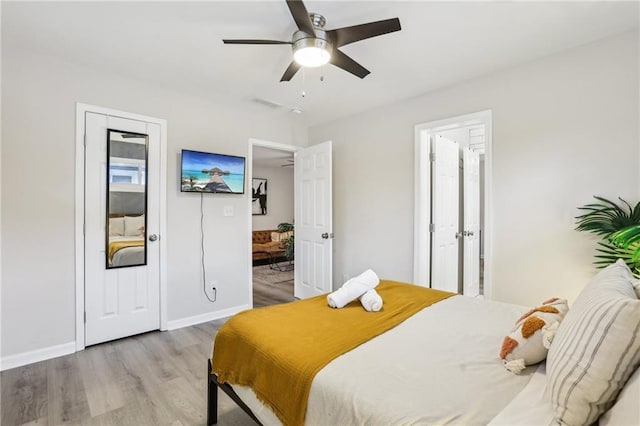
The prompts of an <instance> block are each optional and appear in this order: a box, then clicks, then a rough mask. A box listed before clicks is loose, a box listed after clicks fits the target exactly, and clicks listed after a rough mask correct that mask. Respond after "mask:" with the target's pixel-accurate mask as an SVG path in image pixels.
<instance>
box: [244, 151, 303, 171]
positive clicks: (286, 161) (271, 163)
mask: <svg viewBox="0 0 640 426" xmlns="http://www.w3.org/2000/svg"><path fill="white" fill-rule="evenodd" d="M253 166H254V167H276V168H279V167H285V168H287V169H293V152H288V151H280V150H276V149H271V148H264V147H261V146H254V147H253Z"/></svg>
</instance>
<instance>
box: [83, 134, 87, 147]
mask: <svg viewBox="0 0 640 426" xmlns="http://www.w3.org/2000/svg"><path fill="white" fill-rule="evenodd" d="M83 139H84V142H83V143H84V147H85V148H86V147H87V134H86V133H85V134H84V138H83Z"/></svg>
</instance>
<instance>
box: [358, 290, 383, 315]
mask: <svg viewBox="0 0 640 426" xmlns="http://www.w3.org/2000/svg"><path fill="white" fill-rule="evenodd" d="M360 303H362V307H363V308H364V309H365V310H366V311H368V312H378V311H379V310H380V309H382V297H380V295H379V294H378V292H377V291H375V290H374V289H371V290H369V291H367V292H366V293H365V294H363V295H362V296H360Z"/></svg>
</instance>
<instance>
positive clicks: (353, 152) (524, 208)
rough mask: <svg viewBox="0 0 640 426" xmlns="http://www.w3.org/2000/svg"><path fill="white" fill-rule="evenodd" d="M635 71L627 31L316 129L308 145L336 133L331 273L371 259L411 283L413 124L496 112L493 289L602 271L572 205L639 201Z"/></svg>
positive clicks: (502, 291)
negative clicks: (595, 199)
mask: <svg viewBox="0 0 640 426" xmlns="http://www.w3.org/2000/svg"><path fill="white" fill-rule="evenodd" d="M638 75H639V74H638V33H627V34H624V35H622V36H618V37H615V38H611V39H608V40H603V41H600V42H598V43H595V44H592V45H587V46H583V47H580V48H577V49H574V50H571V51H568V52H566V53H564V54H559V55H556V56H552V57H548V58H545V59H541V60H538V61H535V62H532V63H529V64H526V65H523V66H520V67H517V68H513V69H510V70H506V71H503V72H500V73H496V74H492V75H490V76H486V77H484V78H478V79H475V80H472V81H468V82H466V83H463V84H459V85H456V86H453V87H450V88H447V89H443V90H440V91H437V92H433V93H429V94H425V95H422V96H418V97H416V98H413V99H411V100H408V101H405V102H402V103H398V104H394V105H390V106H386V107H383V108H380V109H376V110H374V111H370V112H367V113H363V114H359V115H356V116H353V117H349V118H345V119H342V120H338V121H335V122H331V123H327V124H324V125H321V126H316V127H313V128H311V129H310V132H309V140H310V144H314V143H317V142H320V141H324V140H333V142H334V180H333V181H334V231H335V236H336V237H335V238H336V239H335V246H334V247H335V257H334V282H339V277H341V276H342V274H348V275H351V276H353V275H355V274H357V273H359V272H360V271H362V270H363V269H365V268H368V267H372V268H374V269H375V270H376V271H377V272H378V273H379V275H380V276H382V277H387V278H391V279H397V280H404V281H410V280H411V278H412V259H413V252H412V249H413V211H414V210H413V194H414V193H413V176H414V175H413V173H414V172H413V150H414V133H413V131H414V125H416V124H419V123H424V122H429V121H434V120H438V119H444V118H448V117H452V116H457V115H462V114H465V113H471V112H476V111H482V110H486V109H492V110H493V120H494V121H493V149H494V154H493V184H492V191H493V201H492V204H491V206H492V209H493V218H492V219H493V230H494V231H493V236H492V237H493V242H494V251H493V260H492V262H493V266H494V269H493V295H492V296H493V297H494V298H495V299H498V300H502V301H507V302H513V303H521V304H525V305H532V304H536V303H540V302H541V301H542V300H545V299H546V298H548V297H551V296H564V297H568V298H570V299H573V298H574V297H575V295H576V294H577V293H578V291H579V290H580V289H581V288H582V286H583V285H584V284H585V281H586V280H587V279H588V277H590V276H591V275H592V274H593V273H594V271H595V270H594V268H593V266H592V265H591V261H592V259H593V254H594V248H595V240H594V239H593V238H591V237H589V236H587V235H584V234H579V233H578V232H576V231H574V226H575V224H574V216H576V214H577V213H578V212H577V210H576V207H577V206H581V205H583V204H585V203H588V202H590V201H591V200H592V198H591V197H592V195H593V194H600V195H603V196H608V197H616V196H622V197H623V198H627V199H628V200H629V201H633V202H635V201H637V200H638V196H639V182H638V168H639V162H638V158H639V132H638V124H639V122H638V112H639V110H638ZM487 256H489V254H487ZM490 261H491V260H490Z"/></svg>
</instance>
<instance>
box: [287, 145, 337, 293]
mask: <svg viewBox="0 0 640 426" xmlns="http://www.w3.org/2000/svg"><path fill="white" fill-rule="evenodd" d="M331 169H332V166H331V141H329V142H324V143H321V144H319V145H314V146H312V147H309V148H305V149H302V150H299V151H297V152H296V153H295V162H294V175H295V226H296V238H295V259H296V269H295V282H294V292H293V293H294V296H295V297H297V298H299V299H305V298H308V297H312V296H317V295H320V294H323V293H328V292H330V291H331V290H332V276H333V275H332V274H333V266H332V265H333V263H332V253H333V241H332V238H333V224H332V191H331V173H332V171H331Z"/></svg>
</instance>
